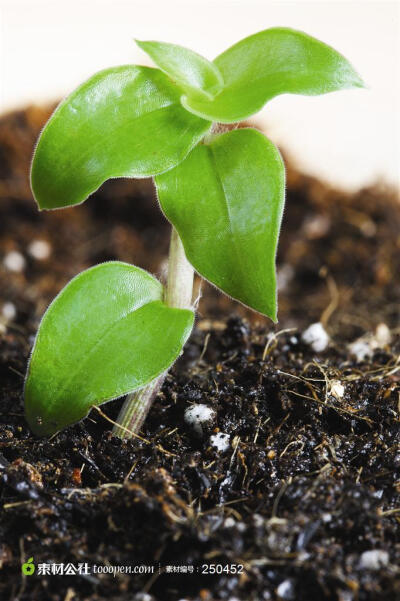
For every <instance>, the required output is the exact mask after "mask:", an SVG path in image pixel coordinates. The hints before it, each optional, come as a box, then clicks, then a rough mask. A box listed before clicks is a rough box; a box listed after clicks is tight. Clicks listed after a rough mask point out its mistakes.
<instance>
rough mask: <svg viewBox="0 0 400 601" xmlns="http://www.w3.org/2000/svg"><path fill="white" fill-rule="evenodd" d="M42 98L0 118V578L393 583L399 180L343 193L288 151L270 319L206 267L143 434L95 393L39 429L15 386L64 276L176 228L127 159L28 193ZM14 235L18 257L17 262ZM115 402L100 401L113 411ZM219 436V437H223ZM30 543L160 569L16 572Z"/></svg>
mask: <svg viewBox="0 0 400 601" xmlns="http://www.w3.org/2000/svg"><path fill="white" fill-rule="evenodd" d="M47 115H48V111H44V110H42V109H38V108H30V109H29V110H27V111H25V112H19V113H13V114H10V115H8V116H6V117H4V118H3V119H2V120H0V154H1V156H3V157H4V161H3V162H2V163H1V180H0V198H1V203H0V306H1V307H4V305H5V304H6V303H12V305H13V306H14V307H15V314H13V315H11V314H9V317H8V319H7V320H6V322H4V323H3V322H2V323H3V329H2V333H1V334H0V489H1V507H2V509H1V513H0V599H2V600H3V599H4V600H8V599H10V600H11V599H18V600H19V601H45V600H46V601H47V600H49V601H50V600H51V601H78V600H79V601H81V600H85V601H86V600H87V601H103V600H104V601H105V600H106V599H107V600H114V601H117V600H118V601H132V599H134V600H136V601H176V600H177V599H187V600H188V601H208V600H209V601H212V600H214V599H215V600H221V601H222V600H226V601H228V600H229V599H230V600H231V601H233V599H235V600H239V601H260V600H262V601H264V600H266V601H268V600H271V601H277V600H280V599H283V600H286V599H287V600H289V601H290V600H291V599H296V601H311V600H314V599H315V600H324V601H367V600H368V601H370V600H384V601H393V600H395V599H397V598H399V596H400V573H399V567H398V566H399V559H400V537H399V525H400V513H399V508H400V503H399V482H400V474H399V472H400V451H399V442H400V428H399V399H400V387H399V374H400V372H399V362H398V357H399V351H400V330H399V321H398V313H399V300H400V288H399V281H398V277H397V274H398V273H399V272H400V257H399V254H400V253H399V248H400V244H399V242H398V231H399V229H398V224H399V207H398V204H397V201H396V199H395V197H394V195H393V193H391V192H390V191H387V190H383V189H378V188H376V189H369V190H362V191H360V192H359V193H357V194H355V195H344V194H342V193H340V192H337V191H335V190H331V189H329V188H327V187H325V186H324V185H323V184H321V183H320V182H318V181H316V180H314V179H311V178H305V177H303V176H301V175H300V174H298V173H297V172H296V171H295V170H294V169H292V168H290V167H289V170H288V201H287V209H286V213H285V222H284V224H283V229H282V237H281V248H280V254H279V258H278V259H279V269H280V272H281V273H283V274H285V273H286V276H285V277H286V280H287V281H286V285H285V286H283V289H282V293H281V296H280V316H281V321H280V323H279V325H278V326H273V325H271V324H270V323H269V322H268V321H267V320H263V319H261V318H260V317H259V316H256V317H254V315H252V314H251V313H250V312H248V311H247V310H245V309H244V308H243V307H240V306H239V305H237V304H235V303H233V302H232V301H230V300H229V299H226V298H225V297H223V296H222V295H219V294H218V293H217V292H216V291H215V289H213V288H212V287H209V286H207V285H204V286H203V293H204V294H203V298H202V300H201V303H200V307H199V317H198V321H197V326H196V330H195V332H194V334H193V335H192V337H191V339H190V341H189V342H188V344H187V347H186V350H185V353H184V355H183V356H182V357H181V358H180V360H179V361H178V362H177V363H176V364H175V366H174V368H173V369H172V371H171V373H170V374H169V376H168V377H167V379H166V381H165V383H164V386H163V389H162V392H161V394H160V395H159V396H158V397H157V399H156V401H155V403H154V405H153V407H152V409H151V411H150V414H149V416H148V419H147V420H146V422H145V424H144V427H143V431H142V436H143V439H144V440H139V439H135V440H131V441H121V440H119V439H118V438H114V437H113V436H112V435H111V432H110V423H109V422H108V421H107V420H106V419H105V418H104V417H103V415H101V414H100V413H98V412H96V411H92V413H91V414H90V415H89V416H88V418H86V419H85V420H83V421H82V422H81V423H79V424H77V425H75V426H72V427H70V428H67V429H66V430H64V431H63V432H60V433H58V434H56V435H55V436H53V437H52V438H51V439H38V438H35V437H34V436H33V435H32V434H31V433H30V431H29V429H28V427H27V424H26V422H25V420H24V416H23V400H22V387H23V378H24V373H25V368H26V361H27V358H28V356H29V352H30V349H31V346H32V343H33V339H34V334H35V331H36V328H37V325H38V323H39V320H40V317H41V315H42V314H43V311H44V310H45V308H46V306H47V304H48V303H49V301H50V300H51V298H52V297H53V296H54V295H55V294H56V293H57V292H58V291H59V290H60V288H61V287H62V286H63V285H64V284H65V283H66V282H67V281H68V279H69V278H70V277H72V276H73V275H75V274H76V273H77V272H78V271H80V270H82V269H84V268H86V267H88V266H90V265H92V264H94V263H96V262H99V261H104V260H108V259H119V260H126V261H129V262H133V263H136V264H139V265H141V266H142V267H145V268H147V269H149V270H150V271H151V272H153V273H155V272H157V271H158V270H159V269H160V267H161V265H162V263H163V261H164V260H165V256H166V253H167V248H168V226H167V224H166V223H165V220H164V219H163V217H162V216H161V214H160V213H159V211H158V209H157V206H156V204H155V203H154V202H153V201H154V197H153V193H152V189H151V187H150V182H148V181H141V182H126V181H122V180H121V181H118V180H116V181H113V182H110V183H109V184H107V185H104V186H103V187H102V189H101V190H100V191H99V192H98V193H96V194H95V195H94V196H93V198H91V199H90V200H89V201H88V202H87V203H85V204H84V205H82V206H80V207H76V208H74V209H72V210H66V211H56V212H54V213H41V214H39V213H38V212H37V210H36V208H35V206H34V203H33V201H32V199H31V196H30V193H29V185H28V180H27V173H28V165H29V158H30V156H31V152H32V147H33V143H34V140H35V138H36V136H37V133H38V132H39V130H40V127H41V126H42V124H43V121H44V119H45V118H46V117H47ZM299 224H300V226H299ZM35 241H44V242H46V244H47V247H46V248H47V249H50V252H49V253H48V255H47V256H44V254H45V253H43V252H42V251H43V248H44V247H43V246H41V247H40V248H39V247H37V248H36V251H35V252H32V249H33V248H34V247H33V246H32V245H33V243H34V242H35ZM38 248H39V249H41V250H40V253H39V254H40V255H41V256H40V257H39V256H38V252H37V250H38ZM13 252H16V253H19V255H20V256H22V258H23V260H24V268H23V269H21V270H15V269H14V270H10V269H8V268H7V265H5V264H4V258H5V257H7V255H8V254H9V253H13ZM35 255H36V256H35ZM288 274H289V275H288ZM289 276H290V277H289ZM229 316H230V317H229ZM206 318H207V319H206ZM315 323H320V324H322V327H323V329H324V331H325V332H326V333H327V334H328V335H329V338H330V342H329V345H327V346H326V347H325V348H324V349H320V350H318V349H315V348H313V346H312V345H311V344H309V343H306V342H305V341H304V338H303V334H304V332H305V330H306V329H307V328H308V327H309V326H310V324H315ZM380 324H383V325H384V326H385V327H386V330H384V329H383V328H382V326H381V325H380ZM378 326H379V328H378ZM388 333H389V335H387V334H388ZM360 338H362V340H363V342H365V343H366V344H368V346H369V352H368V353H367V354H364V355H363V356H362V357H361V356H359V355H358V356H357V354H356V353H353V352H351V349H350V347H349V344H350V343H352V342H354V341H355V340H359V339H360ZM374 341H375V342H374ZM121 403H122V399H121V400H119V401H115V402H112V403H110V404H107V405H105V406H104V407H102V409H103V410H104V412H105V414H106V415H107V416H108V417H109V418H110V419H115V417H116V416H117V414H118V411H119V409H120V406H121ZM194 405H205V406H206V407H207V408H208V409H210V410H211V411H212V412H213V420H212V421H211V422H210V423H209V424H208V425H207V426H206V428H205V432H204V435H203V436H201V437H200V436H198V435H197V434H196V432H195V431H194V429H193V427H189V425H188V424H187V423H186V422H185V417H184V416H185V412H186V411H187V410H188V409H190V408H193V406H194ZM223 437H225V438H224V439H225V440H227V441H228V443H229V446H228V447H227V448H226V449H225V450H224V451H223V452H222V451H221V448H219V447H218V445H215V444H213V441H215V440H219V441H221V440H222V438H223ZM30 557H33V558H34V563H35V565H36V566H38V564H39V563H43V564H47V565H50V564H53V563H56V564H60V563H64V564H67V563H69V562H70V563H72V564H74V565H78V564H79V563H81V564H82V563H83V564H84V563H88V564H89V565H91V566H93V565H98V566H103V567H104V566H105V567H107V566H125V565H129V566H131V565H151V566H153V565H154V566H155V573H154V574H149V573H141V574H134V575H133V574H124V573H118V574H116V575H115V576H114V575H113V574H110V573H101V572H98V573H93V572H92V573H81V574H77V575H73V576H72V575H64V576H58V575H52V574H50V575H38V573H37V572H36V573H35V574H34V575H32V576H25V577H23V575H22V574H21V564H22V563H23V562H24V561H26V560H27V559H29V558H30ZM211 565H214V566H215V565H220V566H222V568H225V567H226V566H232V565H235V566H240V565H242V566H243V571H242V570H241V569H240V570H239V569H238V568H237V570H236V573H233V572H232V571H231V572H230V573H226V571H223V569H222V568H221V571H220V573H218V572H217V571H216V570H213V569H211V570H210V566H211ZM203 566H206V567H203ZM184 567H186V568H188V567H191V568H193V572H190V571H189V572H185V571H184V569H183V568H184ZM181 568H182V569H181ZM205 572H208V573H205ZM239 572H240V573H239Z"/></svg>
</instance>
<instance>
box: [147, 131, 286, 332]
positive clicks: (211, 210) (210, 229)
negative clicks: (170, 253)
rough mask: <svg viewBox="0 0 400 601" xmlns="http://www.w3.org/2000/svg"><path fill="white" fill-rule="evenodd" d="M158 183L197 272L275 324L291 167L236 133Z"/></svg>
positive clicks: (260, 141)
mask: <svg viewBox="0 0 400 601" xmlns="http://www.w3.org/2000/svg"><path fill="white" fill-rule="evenodd" d="M155 181H156V186H157V191H158V196H159V201H160V204H161V208H162V210H163V211H164V213H165V215H166V217H167V218H168V219H169V221H171V223H172V224H173V225H174V226H175V228H176V229H177V231H178V233H179V235H180V237H181V239H182V243H183V246H184V249H185V253H186V256H187V258H188V260H189V261H190V262H191V263H192V265H193V267H194V268H195V269H196V270H197V271H198V272H199V273H200V275H202V276H203V277H204V278H206V279H207V280H209V281H210V282H212V283H213V284H215V285H216V286H218V288H221V290H223V292H225V293H227V294H229V295H230V296H232V297H233V298H235V299H237V300H239V301H241V302H242V303H244V304H245V305H248V306H249V307H251V308H252V309H255V310H257V311H259V312H260V313H264V314H265V315H268V316H269V317H270V318H271V319H273V320H274V321H275V320H276V280H275V253H276V247H277V243H278V236H279V228H280V223H281V217H282V211H283V205H284V196H285V169H284V165H283V162H282V159H281V157H280V154H279V152H278V150H277V149H276V147H275V146H274V145H273V144H272V142H270V141H269V140H267V138H265V136H263V135H262V134H261V133H260V132H258V131H256V130H254V129H240V130H236V131H231V132H229V133H226V134H223V135H221V136H218V137H216V138H215V139H214V140H213V141H212V142H211V143H210V144H208V145H206V144H201V145H199V146H197V147H196V148H195V149H194V150H193V151H192V152H191V153H190V154H189V156H188V157H187V158H186V159H185V161H183V162H182V163H180V164H179V165H178V166H177V167H175V168H174V169H171V170H170V171H168V172H167V173H163V174H162V175H159V176H157V177H156V178H155Z"/></svg>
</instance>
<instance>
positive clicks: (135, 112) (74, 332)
mask: <svg viewBox="0 0 400 601" xmlns="http://www.w3.org/2000/svg"><path fill="white" fill-rule="evenodd" d="M138 45H139V46H140V48H142V49H143V50H144V51H145V52H146V53H147V54H148V55H149V56H150V57H151V58H152V60H153V61H154V63H155V64H156V65H157V66H158V68H149V67H141V66H135V65H125V66H122V67H112V68H110V69H106V70H105V71H101V72H100V73H97V74H96V75H94V76H93V77H91V78H90V79H89V80H88V81H86V82H85V83H84V84H82V85H81V86H80V87H78V88H77V89H76V90H75V91H74V92H73V93H72V94H71V95H70V96H69V97H68V98H67V99H66V100H64V102H62V103H61V104H60V106H59V107H58V108H57V110H56V111H55V113H54V114H53V115H52V117H51V118H50V120H49V122H48V123H47V125H46V127H45V128H44V130H43V132H42V134H41V136H40V139H39V141H38V144H37V146H36V150H35V153H34V157H33V162H32V169H31V185H32V190H33V194H34V197H35V199H36V201H37V203H38V205H39V208H40V209H56V208H60V207H66V206H71V205H76V204H79V203H81V202H83V201H84V200H85V199H86V198H87V197H88V196H89V195H90V194H92V193H93V192H94V191H95V190H97V189H98V188H99V186H101V184H102V183H103V182H105V181H106V180H107V179H109V178H116V177H131V178H142V177H148V176H152V177H154V182H155V186H156V189H157V194H158V199H159V202H160V207H161V210H162V211H163V212H164V214H165V216H166V217H167V219H168V220H169V221H170V222H171V224H172V235H171V245H170V256H169V272H168V281H167V284H166V286H165V287H164V286H163V285H162V284H161V283H160V282H158V281H157V280H156V279H155V278H154V277H153V276H152V275H150V274H148V273H146V272H145V271H143V270H141V269H139V268H138V267H134V266H132V265H128V264H126V263H120V262H110V263H104V264H101V265H97V266H96V267H93V268H91V269H88V270H87V271H84V272H83V273H81V274H79V275H78V276H77V277H76V278H74V279H73V280H72V281H71V282H70V283H69V284H68V285H67V286H66V287H65V288H64V289H63V290H62V291H61V292H60V294H59V295H58V296H57V298H56V299H55V300H54V301H53V302H52V304H51V305H50V307H49V308H48V310H47V311H46V313H45V315H44V317H43V320H42V322H41V325H40V328H39V332H38V335H37V338H36V342H35V345H34V348H33V352H32V356H31V359H30V363H29V366H28V374H27V379H26V384H25V407H26V417H27V420H28V423H29V424H30V426H31V428H32V430H33V431H34V432H35V433H37V434H39V435H50V434H53V433H54V432H56V431H57V430H59V429H61V428H64V427H65V426H67V425H69V424H72V423H74V422H76V421H78V420H80V419H82V418H83V417H84V416H86V415H87V413H88V411H89V410H90V408H91V407H92V406H94V405H98V404H101V403H104V402H106V401H109V400H111V399H114V398H117V397H120V396H122V395H126V394H128V395H129V396H128V398H127V400H126V401H125V405H124V407H123V409H122V412H121V414H120V416H119V418H118V423H119V426H117V427H116V428H115V429H114V430H115V433H116V434H118V435H119V436H121V437H123V436H129V435H131V434H132V433H135V432H137V431H138V430H139V429H140V427H141V424H142V422H143V419H144V418H145V416H146V414H147V412H148V410H149V407H150V405H151V402H152V400H153V399H154V396H155V395H156V394H157V392H158V390H159V389H160V387H161V385H162V382H163V379H164V377H165V374H166V372H167V370H168V369H169V368H170V366H171V365H172V363H173V362H174V361H175V360H176V358H177V357H178V356H179V355H180V354H181V352H182V348H183V345H184V344H185V342H186V340H187V338H188V336H189V335H190V332H191V330H192V327H193V322H194V311H193V306H192V286H193V270H194V269H195V270H196V271H197V272H198V273H199V274H200V275H201V276H202V277H203V278H205V279H206V280H208V281H210V282H212V283H213V284H214V285H215V286H217V287H218V288H219V289H220V290H222V291H223V292H224V293H226V294H228V295H230V296H231V297H233V298H234V299H236V300H238V301H240V302H241V303H243V304H245V305H247V306H248V307H250V308H252V309H254V310H255V311H258V312H259V313H261V314H263V315H266V316H268V317H270V318H271V319H272V320H273V321H276V318H277V299H276V276H275V255H276V249H277V243H278V236H279V229H280V224H281V218H282V211H283V206H284V198H285V170H284V165H283V162H282V159H281V156H280V154H279V152H278V150H277V148H276V147H275V146H274V144H272V142H270V141H269V140H268V139H267V138H266V137H265V136H264V135H262V134H261V133H260V132H258V131H256V130H255V129H252V128H243V129H236V130H235V129H233V130H232V129H231V130H230V131H225V132H223V131H222V133H221V130H223V129H224V127H223V126H222V127H221V125H218V124H221V123H222V124H231V123H238V122H240V121H241V120H243V119H246V118H248V117H249V116H251V115H253V114H254V113H256V112H257V111H259V110H260V109H261V108H262V107H263V106H264V105H265V103H266V102H267V101H268V100H271V99H272V98H274V97H275V96H277V95H279V94H287V93H289V94H305V95H317V94H324V93H326V92H333V91H335V90H341V89H345V88H358V87H363V83H362V81H361V79H360V77H359V76H358V75H357V73H356V72H355V70H354V69H353V68H352V66H351V65H350V64H349V62H348V61H347V60H346V59H345V58H344V57H343V56H341V55H340V54H339V53H338V52H336V51H335V50H333V49H332V48H330V47H329V46H327V45H325V44H323V43H322V42H320V41H318V40H316V39H314V38H312V37H310V36H308V35H306V34H305V33H302V32H299V31H294V30H291V29H285V28H273V29H268V30H266V31H262V32H260V33H257V34H255V35H252V36H250V37H248V38H246V39H244V40H242V41H241V42H239V43H238V44H236V45H234V46H232V47H231V48H229V49H228V50H226V51H225V52H223V53H222V54H220V55H219V56H218V57H217V58H216V59H215V60H214V61H213V62H209V61H208V60H206V59H205V58H203V57H201V56H199V55H198V54H196V53H194V52H192V51H191V50H188V49H186V48H182V47H180V46H175V45H172V44H166V43H160V42H138ZM228 129H229V128H228V127H226V126H225V130H228Z"/></svg>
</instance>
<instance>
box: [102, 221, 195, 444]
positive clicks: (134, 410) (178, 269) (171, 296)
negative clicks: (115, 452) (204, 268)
mask: <svg viewBox="0 0 400 601" xmlns="http://www.w3.org/2000/svg"><path fill="white" fill-rule="evenodd" d="M193 276H194V271H193V267H192V266H191V264H190V263H189V261H188V260H187V259H186V255H185V251H184V249H183V245H182V242H181V239H180V238H179V234H178V232H177V231H176V229H175V228H174V227H173V228H172V232H171V242H170V246H169V260H168V282H167V287H166V293H165V299H164V301H165V303H166V304H167V305H168V306H169V307H175V308H178V309H188V308H190V307H191V303H192V295H193ZM167 374H168V370H166V371H165V372H164V373H162V374H160V375H159V376H158V377H157V378H155V379H154V380H152V382H150V383H149V384H147V385H146V386H144V388H142V389H141V390H138V391H136V392H133V393H132V394H129V395H128V396H127V398H126V401H125V403H124V404H123V406H122V409H121V411H120V413H119V415H118V418H117V422H118V424H120V425H121V426H123V428H126V430H124V429H122V428H119V427H118V426H114V428H113V434H114V435H115V436H119V437H120V438H132V436H130V435H129V433H128V432H127V430H129V431H130V432H132V433H134V434H137V433H138V432H139V430H140V429H141V427H142V424H143V422H144V420H145V418H146V416H147V414H148V412H149V409H150V407H151V405H152V404H153V401H154V399H155V397H156V396H157V394H158V393H159V391H160V390H161V387H162V385H163V383H164V380H165V378H166V377H167Z"/></svg>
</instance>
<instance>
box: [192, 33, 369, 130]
mask: <svg viewBox="0 0 400 601" xmlns="http://www.w3.org/2000/svg"><path fill="white" fill-rule="evenodd" d="M214 63H215V65H216V66H217V67H218V69H219V71H220V72H221V74H222V77H223V79H224V82H225V86H224V89H223V90H222V91H221V93H220V94H218V95H217V96H216V97H215V98H214V99H211V100H206V99H205V98H199V97H198V95H196V96H191V94H190V93H188V94H187V95H186V96H183V97H182V104H183V106H184V107H185V108H186V109H187V110H188V111H191V112H192V113H194V114H195V115H198V116H200V117H203V118H205V119H210V120H213V121H220V122H222V123H233V122H235V121H240V120H241V119H246V118H247V117H249V116H250V115H253V114H254V113H256V112H258V111H259V110H260V109H261V108H262V107H263V106H264V104H265V103H266V102H268V100H271V98H274V97H275V96H277V95H278V94H305V95H307V96H314V95H317V94H325V93H327V92H334V91H336V90H343V89H346V88H360V87H363V86H364V84H363V82H362V80H361V78H360V76H359V75H358V74H357V73H356V71H355V70H354V69H353V67H352V66H351V65H350V63H349V62H348V61H347V60H346V59H345V58H344V57H343V56H342V55H341V54H339V53H338V52H336V50H334V49H333V48H331V47H330V46H327V45H326V44H324V43H322V42H320V41H319V40H317V39H315V38H313V37H311V36H309V35H307V34H305V33H303V32H301V31H296V30H294V29H287V28H284V27H276V28H272V29H266V30H265V31H260V32H259V33H256V34H254V35H251V36H249V37H248V38H245V39H244V40H242V41H240V42H238V43H237V44H235V45H234V46H232V47H231V48H229V49H228V50H226V51H225V52H223V53H222V54H220V55H219V56H218V57H217V58H216V59H215V61H214Z"/></svg>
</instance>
